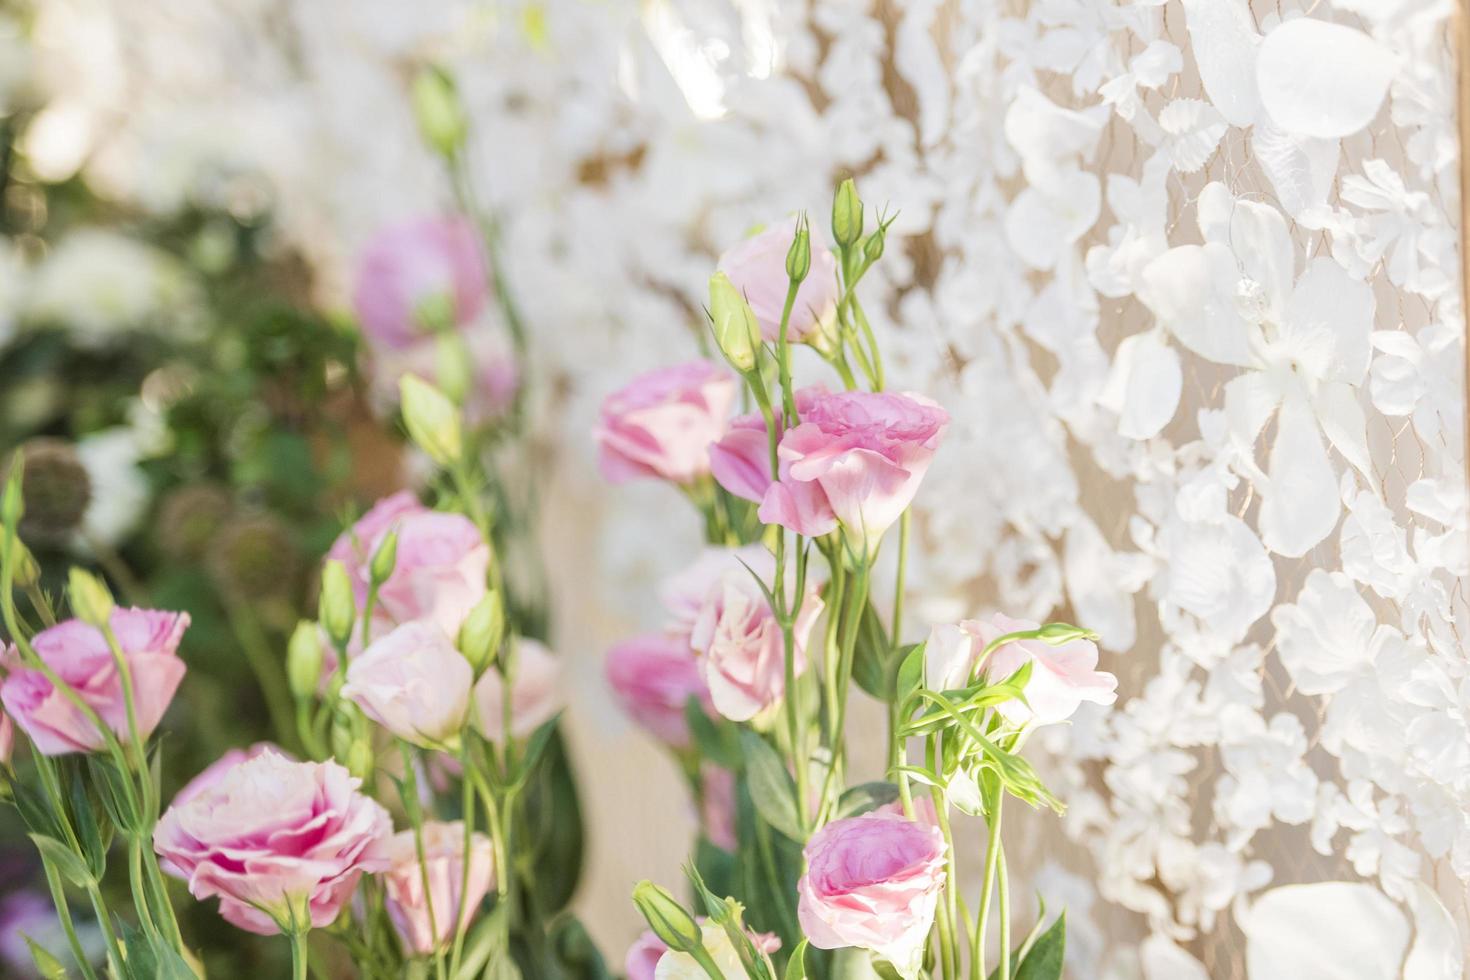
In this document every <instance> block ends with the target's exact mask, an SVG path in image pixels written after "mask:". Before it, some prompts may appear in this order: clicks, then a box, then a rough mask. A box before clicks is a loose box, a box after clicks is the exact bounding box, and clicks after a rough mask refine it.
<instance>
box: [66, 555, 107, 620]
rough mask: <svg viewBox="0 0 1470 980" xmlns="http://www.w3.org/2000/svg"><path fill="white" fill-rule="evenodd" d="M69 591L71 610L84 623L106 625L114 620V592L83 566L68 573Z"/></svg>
mask: <svg viewBox="0 0 1470 980" xmlns="http://www.w3.org/2000/svg"><path fill="white" fill-rule="evenodd" d="M67 591H68V592H69V593H70V595H71V611H72V612H73V613H75V614H76V617H77V618H78V619H80V620H81V621H82V622H84V623H90V624H91V625H93V626H98V627H101V626H106V625H107V624H108V623H109V622H111V620H112V607H113V602H112V593H111V592H109V591H108V590H107V586H106V585H104V584H103V582H102V580H101V579H100V578H98V577H97V576H95V575H93V574H92V573H91V572H89V571H87V570H86V569H83V568H73V569H72V570H71V571H70V572H69V573H67Z"/></svg>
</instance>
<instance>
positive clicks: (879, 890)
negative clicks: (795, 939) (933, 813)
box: [796, 811, 945, 980]
mask: <svg viewBox="0 0 1470 980" xmlns="http://www.w3.org/2000/svg"><path fill="white" fill-rule="evenodd" d="M805 854H806V861H807V873H806V874H804V875H802V877H801V880H800V881H799V882H797V886H796V888H797V894H798V896H799V899H798V903H797V909H796V914H797V918H798V919H799V920H800V922H801V930H802V932H804V933H805V934H806V937H807V938H808V939H809V940H811V944H812V945H813V946H816V947H817V948H818V949H838V948H840V947H844V946H858V947H861V948H863V949H870V950H872V951H874V952H875V953H877V954H878V955H880V956H882V957H883V958H884V959H886V960H888V961H889V962H890V963H892V964H893V965H894V967H895V968H896V969H897V970H898V971H899V973H901V974H903V975H904V976H905V977H908V978H910V980H912V978H913V977H916V976H917V975H918V972H919V968H920V965H921V964H922V961H923V956H924V942H925V940H926V939H927V937H928V935H929V928H930V927H931V926H932V925H933V924H934V909H935V905H936V904H937V902H938V900H939V890H940V888H941V887H942V886H943V884H944V857H945V847H944V835H943V834H942V833H940V831H939V828H937V827H935V826H933V825H931V824H925V823H917V822H915V821H912V820H906V819H904V818H903V817H902V816H895V815H894V814H892V813H887V812H879V811H874V812H872V813H865V814H863V815H862V816H858V817H848V818H846V819H843V820H834V821H832V822H831V823H829V824H827V825H826V826H825V827H823V828H822V829H821V830H819V831H817V832H816V833H815V834H813V835H812V839H811V840H809V841H808V842H807V845H806V849H805Z"/></svg>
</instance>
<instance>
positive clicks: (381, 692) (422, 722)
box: [342, 620, 475, 748]
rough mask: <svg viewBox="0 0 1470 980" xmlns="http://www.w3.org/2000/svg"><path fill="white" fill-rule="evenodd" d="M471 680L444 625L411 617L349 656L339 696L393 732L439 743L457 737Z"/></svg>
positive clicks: (425, 744) (454, 740) (430, 745)
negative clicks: (442, 626) (441, 626)
mask: <svg viewBox="0 0 1470 980" xmlns="http://www.w3.org/2000/svg"><path fill="white" fill-rule="evenodd" d="M474 683H475V672H474V669H473V668H472V667H470V663H469V661H468V660H466V659H465V658H464V655H463V654H461V653H460V652H459V651H458V650H457V649H455V646H454V644H453V643H451V642H449V637H447V636H445V635H444V631H443V630H442V629H440V628H439V626H438V625H437V624H436V623H434V622H432V621H430V620H414V621H413V622H409V623H404V624H403V625H402V626H398V627H395V628H394V629H393V630H392V631H391V632H389V633H388V634H386V635H385V636H380V637H378V638H377V639H375V640H374V641H373V642H372V643H370V644H369V645H368V648H367V649H366V650H364V651H363V652H362V653H360V654H358V655H357V656H356V657H354V658H352V662H351V663H350V664H348V665H347V683H346V684H344V685H343V686H342V697H344V698H348V699H349V700H351V701H352V702H353V703H354V704H356V705H357V706H358V707H359V708H361V709H362V712H363V714H365V715H367V716H368V717H369V718H371V719H372V720H373V721H375V722H377V723H378V724H379V725H382V726H383V727H384V728H386V729H387V730H388V731H390V732H392V733H393V734H394V735H396V736H398V737H399V738H401V739H405V740H406V741H409V742H413V743H414V744H415V745H420V746H423V747H425V748H444V747H446V746H449V745H451V744H454V743H457V740H458V738H459V732H460V729H461V728H463V727H464V721H465V716H466V714H467V712H468V711H469V705H470V691H471V688H473V686H474Z"/></svg>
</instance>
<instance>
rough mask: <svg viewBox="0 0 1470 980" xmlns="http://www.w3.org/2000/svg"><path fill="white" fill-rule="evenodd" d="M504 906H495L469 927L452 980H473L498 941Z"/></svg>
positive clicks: (504, 911)
mask: <svg viewBox="0 0 1470 980" xmlns="http://www.w3.org/2000/svg"><path fill="white" fill-rule="evenodd" d="M507 908H508V906H506V905H496V906H495V908H493V909H491V910H490V914H489V915H486V916H482V917H481V919H480V921H478V922H476V923H475V924H474V925H472V926H471V927H470V931H469V932H468V933H467V934H466V935H465V941H464V952H463V953H462V954H461V956H460V960H459V969H458V970H455V971H454V978H453V980H474V977H475V976H477V975H478V974H479V972H480V970H481V969H482V968H483V967H484V966H485V963H486V962H487V961H488V960H489V959H490V951H491V950H492V949H494V948H495V943H496V942H497V941H498V940H499V939H500V930H501V926H502V923H501V920H502V919H503V918H504V917H505V913H506V909H507Z"/></svg>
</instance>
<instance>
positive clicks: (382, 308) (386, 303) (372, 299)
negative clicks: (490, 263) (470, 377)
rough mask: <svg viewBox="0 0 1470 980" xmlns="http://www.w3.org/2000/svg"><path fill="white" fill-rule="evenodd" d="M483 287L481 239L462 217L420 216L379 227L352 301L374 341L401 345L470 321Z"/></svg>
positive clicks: (484, 291)
mask: <svg viewBox="0 0 1470 980" xmlns="http://www.w3.org/2000/svg"><path fill="white" fill-rule="evenodd" d="M487 294H488V286H487V283H486V276H485V259H484V256H483V254H482V253H481V251H480V240H479V236H478V235H477V234H476V233H475V227H474V225H473V224H471V223H470V222H469V221H468V220H467V219H465V218H461V217H450V218H438V217H433V218H418V219H414V220H412V221H406V222H403V223H401V224H397V225H393V226H390V227H388V228H384V229H383V230H382V231H380V232H378V234H377V235H376V236H374V238H373V240H372V241H371V242H370V243H369V244H368V246H367V248H366V249H364V250H363V253H362V256H361V258H360V259H359V261H358V267H357V279H356V283H355V285H354V287H353V291H352V305H353V307H354V309H355V310H356V311H357V317H358V320H360V321H361V323H362V329H363V333H364V334H366V335H367V337H368V339H369V340H370V341H372V343H373V344H374V346H378V347H387V348H390V349H399V348H404V347H408V346H410V345H411V344H413V343H414V342H416V341H418V340H421V339H422V338H423V337H424V336H426V335H428V334H430V333H431V332H432V331H433V330H434V329H435V326H436V324H435V323H434V322H433V320H434V318H436V317H440V316H443V317H446V318H447V322H446V323H445V324H444V325H445V326H448V327H462V326H464V325H465V324H468V323H470V322H472V321H473V320H474V319H475V317H477V316H478V315H479V313H480V310H481V309H483V308H484V306H485V300H486V297H487Z"/></svg>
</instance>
